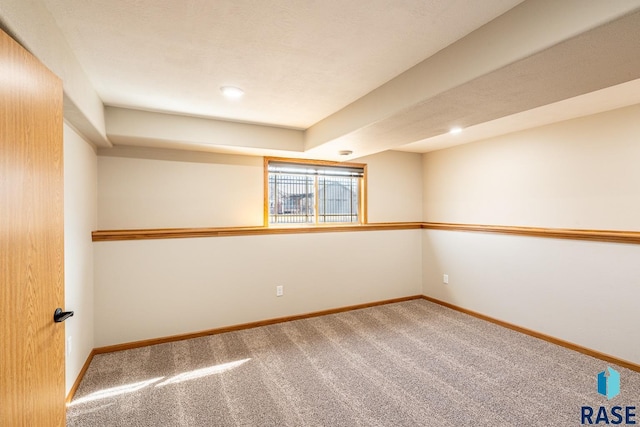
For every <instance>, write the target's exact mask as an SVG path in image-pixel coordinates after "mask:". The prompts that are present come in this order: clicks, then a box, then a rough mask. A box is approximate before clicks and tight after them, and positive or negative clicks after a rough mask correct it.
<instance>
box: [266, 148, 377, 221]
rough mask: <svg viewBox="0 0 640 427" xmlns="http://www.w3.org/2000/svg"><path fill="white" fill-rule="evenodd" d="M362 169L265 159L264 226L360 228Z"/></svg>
mask: <svg viewBox="0 0 640 427" xmlns="http://www.w3.org/2000/svg"><path fill="white" fill-rule="evenodd" d="M365 171H366V165H364V164H359V163H337V162H336V163H334V162H314V161H306V160H289V159H277V158H269V157H267V158H265V187H266V188H265V223H266V224H267V225H277V224H312V225H323V224H345V223H347V224H354V223H355V224H363V223H365V222H366V216H365V212H364V206H365V203H364V202H365V200H364V199H365Z"/></svg>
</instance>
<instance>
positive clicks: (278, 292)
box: [276, 285, 284, 297]
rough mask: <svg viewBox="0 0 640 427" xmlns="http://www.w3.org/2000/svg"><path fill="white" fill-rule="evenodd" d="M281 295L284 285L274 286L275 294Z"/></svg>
mask: <svg viewBox="0 0 640 427" xmlns="http://www.w3.org/2000/svg"><path fill="white" fill-rule="evenodd" d="M282 295H284V286H282V285H278V286H276V296H277V297H281V296H282Z"/></svg>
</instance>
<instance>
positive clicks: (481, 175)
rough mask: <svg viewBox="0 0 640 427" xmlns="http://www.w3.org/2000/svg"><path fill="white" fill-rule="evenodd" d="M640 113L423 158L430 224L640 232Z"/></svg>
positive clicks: (600, 117)
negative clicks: (639, 137)
mask: <svg viewBox="0 0 640 427" xmlns="http://www.w3.org/2000/svg"><path fill="white" fill-rule="evenodd" d="M638 117H640V105H635V106H631V107H627V108H622V109H619V110H613V111H610V112H607V113H602V114H597V115H593V116H588V117H584V118H580V119H575V120H569V121H566V122H561V123H557V124H554V125H549V126H543V127H540V128H536V129H532V130H528V131H523V132H517V133H514V134H510V135H505V136H502V137H499V138H494V139H490V140H486V141H483V142H477V143H472V144H467V145H461V146H457V147H453V148H450V149H447V150H440V151H435V152H432V153H428V154H426V155H425V157H424V198H423V203H424V219H425V221H432V222H454V223H475V224H499V225H520V226H537V227H559V228H585V229H620V230H640V197H639V196H640V167H638V161H639V160H640V144H639V143H638V135H640V120H638Z"/></svg>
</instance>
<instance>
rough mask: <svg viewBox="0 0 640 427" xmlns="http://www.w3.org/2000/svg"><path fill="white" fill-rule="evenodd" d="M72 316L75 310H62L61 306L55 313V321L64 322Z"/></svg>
mask: <svg viewBox="0 0 640 427" xmlns="http://www.w3.org/2000/svg"><path fill="white" fill-rule="evenodd" d="M71 316H73V311H62V309H61V308H56V311H55V312H54V313H53V321H54V322H56V323H60V322H64V321H65V320H67V319H68V318H69V317H71Z"/></svg>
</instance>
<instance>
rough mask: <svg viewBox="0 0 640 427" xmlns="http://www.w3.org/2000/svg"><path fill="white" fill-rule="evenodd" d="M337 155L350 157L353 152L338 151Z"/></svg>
mask: <svg viewBox="0 0 640 427" xmlns="http://www.w3.org/2000/svg"><path fill="white" fill-rule="evenodd" d="M338 154H340V155H341V156H350V155H352V154H353V151H351V150H342V151H339V152H338Z"/></svg>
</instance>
